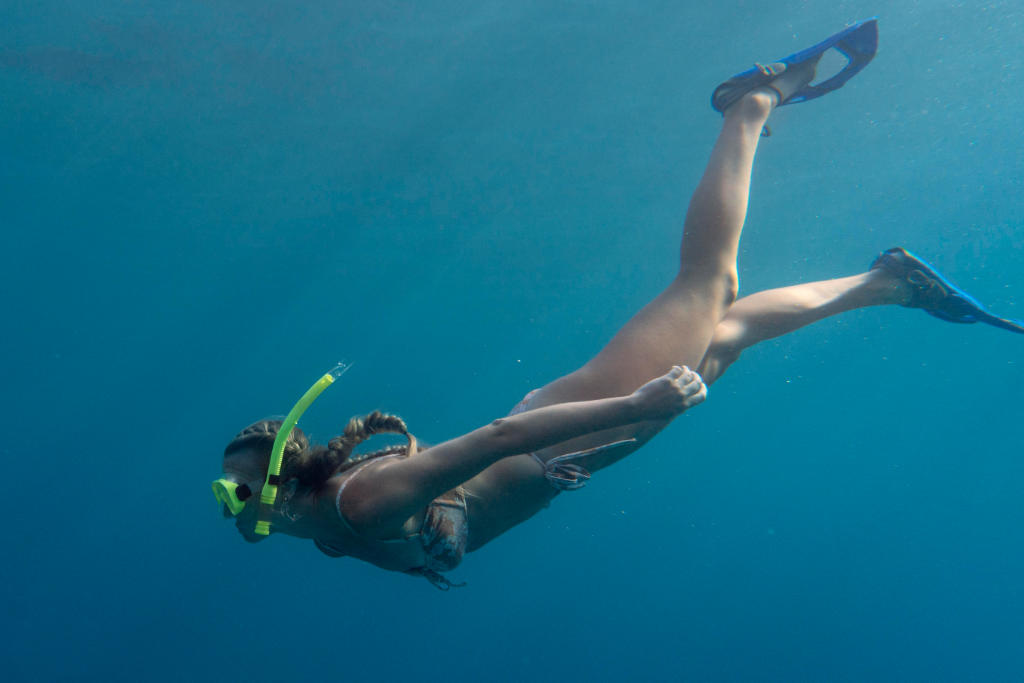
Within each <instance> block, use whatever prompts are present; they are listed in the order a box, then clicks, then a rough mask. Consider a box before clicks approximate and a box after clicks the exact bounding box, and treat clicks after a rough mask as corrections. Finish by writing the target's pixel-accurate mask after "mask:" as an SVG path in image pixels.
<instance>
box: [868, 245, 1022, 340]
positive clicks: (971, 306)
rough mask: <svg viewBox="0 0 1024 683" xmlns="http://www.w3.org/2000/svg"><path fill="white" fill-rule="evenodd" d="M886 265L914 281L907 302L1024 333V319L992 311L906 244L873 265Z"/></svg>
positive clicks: (957, 319) (953, 318) (958, 319)
mask: <svg viewBox="0 0 1024 683" xmlns="http://www.w3.org/2000/svg"><path fill="white" fill-rule="evenodd" d="M875 268H882V269H884V270H886V271H887V272H889V273H891V274H892V275H895V276H896V277H898V278H899V279H901V280H903V281H904V282H906V283H907V284H908V285H910V292H911V294H910V301H908V302H907V303H906V304H904V306H907V307H909V308H920V309H923V310H924V311H925V312H926V313H930V314H931V315H934V316H935V317H936V318H939V319H941V320H945V321H946V322H951V323H986V324H988V325H993V326H995V327H998V328H1000V329H1004V330H1009V331H1010V332H1018V333H1020V334H1024V322H1022V321H1019V320H1010V319H1008V318H1000V317H998V316H995V315H992V314H991V313H989V312H988V311H987V310H985V307H984V306H982V305H981V303H980V302H979V301H978V300H977V299H975V298H974V297H973V296H971V295H970V294H968V293H967V292H965V291H964V290H962V289H960V288H959V287H957V286H956V285H954V284H953V283H952V282H950V281H949V280H948V279H946V278H945V277H944V276H943V275H942V274H941V273H939V272H938V271H937V270H935V268H933V267H932V266H931V264H929V263H928V262H927V261H925V260H924V259H923V258H921V257H919V256H917V255H915V254H912V253H911V252H909V251H907V250H906V249H903V248H902V247H894V248H892V249H886V250H885V251H883V252H882V253H881V254H879V256H878V258H876V259H875V262H874V263H872V264H871V269H872V270H874V269H875Z"/></svg>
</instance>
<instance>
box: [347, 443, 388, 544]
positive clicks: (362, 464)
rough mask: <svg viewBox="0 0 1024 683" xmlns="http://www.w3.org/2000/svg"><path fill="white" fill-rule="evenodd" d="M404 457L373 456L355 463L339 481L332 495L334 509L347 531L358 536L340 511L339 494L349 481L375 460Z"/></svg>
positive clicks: (375, 461) (381, 460)
mask: <svg viewBox="0 0 1024 683" xmlns="http://www.w3.org/2000/svg"><path fill="white" fill-rule="evenodd" d="M404 457H405V455H404V454H402V453H392V454H391V455H382V456H381V457H379V458H374V459H373V460H367V461H366V462H363V463H360V464H359V465H357V466H356V469H355V470H354V471H353V472H352V474H350V475H348V476H347V477H345V481H343V482H341V486H339V487H338V493H337V495H335V496H334V509H335V511H336V512H337V513H338V519H340V520H341V523H342V524H344V525H345V528H346V529H348V530H349V531H351V532H352V534H353V535H355V536H359V534H358V533H356V530H355V529H353V528H352V525H351V524H349V523H348V520H347V519H345V515H344V514H343V513H342V512H341V494H343V493H344V492H345V487H346V486H348V484H349V482H350V481H352V480H353V479H355V478H356V477H357V476H359V473H360V472H362V471H363V470H364V469H366V466H367V465H372V464H373V463H377V462H383V461H385V460H387V459H388V458H404Z"/></svg>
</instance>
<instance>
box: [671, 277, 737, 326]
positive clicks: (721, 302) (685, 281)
mask: <svg viewBox="0 0 1024 683" xmlns="http://www.w3.org/2000/svg"><path fill="white" fill-rule="evenodd" d="M676 285H677V286H679V287H680V288H681V289H682V290H685V291H689V292H693V293H699V294H698V295H699V296H703V297H707V299H708V300H709V301H711V302H713V303H714V304H715V305H716V306H719V307H721V309H722V316H724V315H725V311H727V310H728V309H729V307H730V306H732V305H733V303H735V301H736V297H737V296H738V295H739V290H740V278H739V275H738V274H737V272H736V269H735V268H734V267H729V268H717V269H713V268H708V267H706V264H701V265H700V266H698V267H692V266H691V267H687V266H684V267H683V268H682V269H681V270H680V271H679V276H678V277H677V278H676Z"/></svg>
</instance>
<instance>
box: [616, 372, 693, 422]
mask: <svg viewBox="0 0 1024 683" xmlns="http://www.w3.org/2000/svg"><path fill="white" fill-rule="evenodd" d="M707 397H708V388H707V387H706V386H704V381H703V380H702V379H701V378H700V375H698V374H697V373H696V372H694V371H693V370H691V369H690V368H688V367H686V366H685V365H684V366H679V365H676V366H673V367H672V369H671V370H669V371H668V374H666V375H662V376H661V377H659V378H657V379H652V380H651V381H650V382H648V383H647V384H645V385H643V386H642V387H640V388H639V389H637V390H636V391H634V392H633V396H632V398H633V400H634V401H636V403H637V407H638V408H639V409H640V413H641V415H642V418H641V419H644V420H662V419H664V420H671V419H672V418H674V417H675V416H677V415H679V414H680V413H682V412H684V411H685V410H687V409H689V408H692V407H693V406H695V405H697V404H698V403H703V402H704V399H706V398H707Z"/></svg>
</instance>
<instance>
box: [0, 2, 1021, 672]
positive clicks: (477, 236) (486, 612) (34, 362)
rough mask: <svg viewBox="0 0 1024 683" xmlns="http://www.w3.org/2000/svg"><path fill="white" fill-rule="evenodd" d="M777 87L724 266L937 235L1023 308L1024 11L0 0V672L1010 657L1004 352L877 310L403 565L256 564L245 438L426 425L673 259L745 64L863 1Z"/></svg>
mask: <svg viewBox="0 0 1024 683" xmlns="http://www.w3.org/2000/svg"><path fill="white" fill-rule="evenodd" d="M874 14H877V15H880V17H881V20H880V21H881V49H880V51H879V54H878V57H877V59H876V61H875V62H874V63H873V64H872V65H871V66H870V67H869V68H868V69H867V70H866V71H865V72H864V73H863V74H861V75H860V76H858V77H857V79H856V80H854V81H853V82H851V84H850V85H849V86H848V87H847V88H845V89H844V90H842V91H841V92H839V93H837V94H834V95H832V96H829V97H827V98H825V99H823V100H820V101H817V102H814V103H810V104H807V105H801V106H796V107H787V108H785V109H784V110H782V111H780V112H779V114H778V116H776V117H775V119H774V121H773V127H774V129H775V136H774V137H773V138H771V139H770V140H768V141H766V143H765V144H764V145H763V147H762V149H761V152H760V156H759V159H758V164H757V168H756V172H755V183H754V190H753V195H752V198H751V204H750V213H749V220H748V226H747V227H748V230H747V232H746V236H745V241H744V244H743V250H742V254H741V261H740V265H741V276H742V284H743V289H744V291H747V292H749V291H755V290H757V289H762V288H765V287H771V286H777V285H780V284H788V283H792V282H797V281H803V280H809V279H819V278H825V277H833V276H838V275H845V274H851V273H854V272H858V271H860V270H863V269H864V268H865V267H866V266H867V264H868V263H870V261H871V259H872V258H873V256H874V255H875V254H876V253H877V252H878V251H879V250H880V249H882V248H885V247H889V246H893V245H895V244H902V245H905V246H908V247H910V248H912V249H914V250H916V251H918V252H920V253H922V254H925V255H927V256H928V257H929V258H930V259H931V260H932V261H933V262H934V263H935V264H936V265H938V266H939V267H941V268H942V269H943V270H944V272H946V273H947V274H948V275H949V276H950V277H951V278H952V279H953V280H955V281H957V282H959V283H961V284H963V285H965V286H967V287H968V288H969V289H970V290H971V291H972V292H974V293H976V294H977V295H978V296H979V297H980V298H982V299H983V300H985V301H986V302H988V303H990V304H992V306H993V308H994V309H996V310H997V311H998V312H1001V313H1003V314H1004V315H1011V316H1014V315H1015V316H1017V317H1024V303H1019V302H1021V301H1024V276H1022V272H1024V269H1022V268H1021V266H1022V264H1024V254H1022V252H1021V247H1022V246H1024V202H1022V200H1021V184H1022V181H1021V177H1022V171H1024V168H1022V162H1021V159H1022V150H1021V148H1022V144H1021V143H1022V136H1021V125H1020V111H1021V109H1022V108H1024V97H1022V94H1021V93H1022V88H1024V78H1022V74H1024V69H1022V53H1021V51H1020V40H1019V35H1020V32H1021V29H1022V28H1024V26H1022V24H1024V8H1022V6H1021V5H1020V3H1019V2H1015V1H1011V0H1004V1H997V2H985V3H978V2H939V1H931V0H927V1H926V0H919V1H917V2H909V1H907V0H898V1H897V0H887V1H880V2H860V1H857V2H852V1H851V2H798V1H795V0H783V1H781V2H768V1H767V0H749V1H732V2H711V1H709V0H704V1H701V2H686V3H683V2H633V1H632V0H615V1H606V2H571V1H568V0H517V1H516V2H493V1H487V0H484V1H480V0H476V1H474V2H468V1H456V0H432V1H427V2H418V3H398V2H376V3H354V2H351V3H343V4H342V5H341V6H338V7H333V8H328V7H326V6H323V5H322V4H320V5H318V4H317V3H313V4H312V5H308V6H304V5H301V4H300V5H295V4H294V3H271V2H265V1H250V2H232V1H228V0H218V1H209V2H203V3H188V2H180V3H156V2H113V1H111V0H95V1H94V2H90V3H80V2H56V1H53V0H45V1H39V2H31V3H30V2H7V3H3V4H2V5H0V150H2V160H0V221H2V225H0V228H2V235H3V243H4V248H3V249H2V250H0V278H2V279H0V283H2V291H3V293H4V301H5V302H6V303H5V316H4V318H5V323H4V328H3V330H4V331H3V349H4V353H3V361H2V363H0V385H2V387H3V391H2V394H0V400H2V406H0V408H2V413H3V415H4V416H5V424H6V429H5V430H4V431H5V439H4V443H3V445H2V446H0V450H2V454H3V461H4V466H5V475H6V476H5V485H4V487H3V488H4V493H3V498H4V505H3V510H4V528H5V534H4V536H5V543H4V555H5V557H6V561H5V562H3V563H2V564H0V567H2V569H0V580H2V585H3V591H2V594H0V596H2V604H0V606H2V609H3V613H4V615H5V618H4V621H5V623H6V625H5V626H4V627H3V629H4V631H6V633H5V634H4V638H3V639H2V640H0V642H2V645H0V654H3V656H4V660H5V665H4V675H5V678H6V680H11V681H38V680H96V681H99V680H104V681H137V680H152V681H179V680H192V681H205V680H221V681H224V680H246V681H278V680H303V679H308V680H349V681H397V680H407V679H414V678H415V679H419V680H442V679H449V678H451V677H453V676H454V677H459V678H466V679H470V680H472V679H477V680H493V681H517V680H534V681H548V680H590V681H594V680H609V681H610V680H625V679H627V678H628V679H646V680H723V681H746V680H780V681H793V680H832V681H840V680H849V681H862V680H868V679H872V680H903V681H906V680H979V681H993V680H1019V679H1020V678H1021V677H1022V676H1024V649H1022V647H1021V643H1022V639H1024V618H1022V616H1021V615H1022V613H1024V593H1022V590H1021V586H1022V581H1024V578H1022V577H1024V549H1022V542H1024V541H1022V534H1021V527H1022V523H1024V503H1022V497H1021V491H1022V490H1024V463H1022V461H1021V458H1020V456H1021V448H1020V438H1019V424H1020V418H1021V409H1020V405H1021V399H1022V397H1024V391H1022V388H1021V384H1022V382H1021V380H1022V374H1024V354H1022V348H1024V346H1022V338H1021V337H1017V336H1014V335H1011V334H1008V333H1005V332H1001V331H998V330H995V329H993V328H984V329H981V328H977V327H963V326H954V325H944V324H943V323H941V322H939V321H936V320H934V319H932V318H930V317H928V316H925V315H923V314H921V313H919V312H916V311H906V310H902V309H897V308H892V309H884V310H883V309H875V310H868V311H860V312H856V313H853V314H850V315H847V316H844V317H842V318H840V319H837V320H831V321H828V322H826V323H823V324H821V325H818V326H816V327H814V328H812V329H807V330H804V331H801V332H800V333H799V334H795V335H792V336H790V337H787V338H785V339H782V340H777V341H773V342H769V343H766V344H763V345H762V346H760V347H758V348H755V349H752V350H751V351H749V352H748V353H747V354H746V355H745V356H744V358H743V360H742V362H741V363H740V364H739V365H737V366H736V367H735V368H734V370H733V371H731V372H730V373H729V375H728V376H727V377H726V378H725V379H724V380H722V381H721V382H720V383H719V384H718V385H716V386H715V387H714V388H713V390H712V393H711V399H710V400H709V401H708V403H707V404H706V405H704V406H702V407H700V408H699V409H698V410H695V411H693V412H692V413H690V414H688V415H687V416H685V417H684V418H683V419H681V420H679V421H678V422H677V424H676V425H674V426H673V427H672V428H671V429H669V430H668V431H667V432H666V433H664V434H663V435H662V436H660V437H659V438H658V439H657V440H656V441H655V442H654V443H652V444H651V445H650V446H648V447H647V448H645V449H644V451H643V452H641V453H640V454H638V455H636V456H634V457H632V458H630V459H628V460H627V461H625V462H623V463H621V464H620V465H618V466H616V467H615V468H614V469H612V470H609V471H607V472H603V473H601V475H600V476H598V477H596V478H595V480H594V481H593V482H592V483H591V485H590V486H589V487H588V488H587V489H585V490H583V491H581V492H578V493H574V494H572V495H565V496H562V497H561V498H560V499H558V500H557V501H556V502H555V503H554V505H553V506H552V509H551V510H549V511H546V512H545V513H543V514H542V515H540V516H538V517H537V518H535V519H534V520H532V521H530V522H529V523H528V524H526V525H524V526H522V527H520V528H518V529H516V530H514V531H513V532H511V533H509V534H508V535H507V536H506V537H504V538H502V539H500V540H499V541H498V542H495V543H494V544H492V545H491V546H488V547H487V548H486V549H484V550H483V551H481V552H480V553H476V554H474V555H471V556H469V557H468V558H467V559H466V561H465V562H464V563H463V565H462V566H461V567H460V568H459V569H458V570H457V571H456V572H455V573H454V574H453V578H454V579H460V580H463V579H464V580H467V581H469V587H467V588H465V589H463V590H459V591H454V592H451V593H449V594H442V593H439V592H436V591H434V590H433V589H431V588H430V586H429V585H427V584H426V583H425V582H421V581H415V580H412V579H410V578H408V577H405V576H402V575H399V574H388V573H384V572H381V571H379V570H375V569H373V568H372V567H369V566H364V565H360V564H358V563H356V562H354V561H346V560H333V561H332V560H329V559H327V558H326V557H324V556H322V555H321V554H320V553H318V552H317V551H316V550H315V549H314V548H313V547H312V544H309V543H302V542H299V541H297V540H291V539H286V538H278V537H275V538H274V539H273V540H272V541H269V542H267V543H265V544H261V545H260V546H259V547H250V546H248V545H246V544H245V543H244V542H243V541H242V540H241V539H240V538H239V537H238V536H237V534H236V533H235V531H234V528H233V526H232V525H231V524H230V523H229V522H226V521H224V520H222V519H220V516H219V513H218V510H217V507H216V506H215V505H214V503H213V501H212V499H211V497H210V493H209V486H208V482H209V480H211V479H212V478H214V477H216V476H217V475H218V472H219V462H220V452H221V450H222V448H223V446H224V444H225V443H226V441H227V440H228V439H229V438H230V437H231V436H232V434H233V433H234V432H235V431H236V430H237V429H239V428H240V427H241V426H243V425H244V424H246V423H248V422H250V421H252V420H254V419H257V418H259V417H262V416H265V415H267V414H273V413H282V412H284V411H286V410H287V409H288V408H289V407H290V406H291V404H292V403H293V402H294V400H295V399H296V398H297V397H298V395H299V394H301V392H302V391H303V390H304V389H305V388H306V387H307V386H308V384H309V383H310V382H311V381H312V380H313V379H315V378H316V377H317V376H319V374H320V373H322V372H323V371H324V370H325V369H327V368H328V367H330V366H331V365H332V364H333V363H334V362H335V361H337V360H339V359H342V358H344V359H347V360H350V361H355V363H356V365H355V367H354V368H353V369H352V370H351V371H350V372H349V373H348V375H346V376H345V378H344V381H343V382H342V383H340V384H339V385H338V387H336V388H334V389H332V390H331V391H330V392H329V393H328V394H326V395H325V396H324V397H323V398H322V399H321V400H320V401H319V402H318V403H317V404H316V406H315V408H314V409H312V410H311V411H310V413H309V414H308V415H307V417H306V419H304V421H303V426H304V428H305V429H306V430H307V431H309V432H311V433H312V435H313V436H314V437H316V438H318V439H320V440H326V439H327V438H329V437H330V436H331V435H332V434H333V433H335V432H336V431H337V430H338V429H340V427H341V426H342V425H343V423H344V421H345V420H346V419H347V418H348V416H350V415H353V414H357V413H364V412H367V411H369V410H372V409H375V408H380V409H384V410H389V411H394V412H397V413H399V414H401V415H403V416H404V417H405V418H406V419H407V421H408V423H409V424H410V426H411V427H412V429H413V431H415V432H416V433H417V434H418V435H419V436H420V437H421V438H422V439H426V440H428V441H438V440H442V439H446V438H450V437H452V436H455V435H458V434H460V433H462V432H464V431H466V430H469V429H471V428H474V427H476V426H479V425H480V424H482V423H484V422H486V421H488V420H490V419H493V418H494V417H497V416H499V415H502V414H503V413H504V412H505V411H507V410H508V408H509V407H510V406H511V405H512V404H514V403H515V402H516V401H517V400H519V398H520V397H521V396H522V394H523V393H525V392H526V391H527V390H529V389H530V388H533V387H535V386H537V385H539V384H542V383H544V382H546V381H548V380H550V379H553V378H554V377H557V376H558V375H560V374H563V373H565V372H567V371H569V370H571V369H573V368H575V367H577V366H578V365H579V364H581V363H582V362H584V361H585V360H586V359H587V358H588V357H589V356H590V355H591V354H593V353H594V352H595V351H596V350H597V349H598V348H600V346H601V345H602V344H603V342H604V341H605V340H606V339H607V338H608V337H609V336H610V335H611V334H612V333H613V332H614V331H615V330H616V329H617V327H618V326H619V325H620V324H622V323H623V322H624V321H625V320H626V319H627V318H628V317H629V316H630V314H631V313H632V312H633V311H634V310H635V309H636V308H638V307H639V306H641V305H642V304H643V303H644V302H645V301H646V300H647V299H648V298H650V297H651V296H653V295H654V294H655V293H657V292H658V291H659V290H660V288H661V287H662V286H664V284H665V283H666V282H667V281H668V279H669V278H670V277H671V276H672V274H673V269H674V265H675V250H676V246H677V243H678V238H679V234H680V224H681V216H682V214H683V212H684V210H685V206H686V202H687V199H688V195H689V192H690V190H691V189H692V188H693V187H694V185H695V183H696V181H697V179H698V178H699V175H700V173H701V170H702V166H703V163H704V161H705V159H706V156H707V153H708V151H709V149H710V145H711V143H712V141H713V139H714V135H715V133H716V130H717V126H718V124H719V118H718V116H717V115H716V114H715V113H714V112H712V111H711V110H710V108H709V107H708V95H709V93H710V92H711V90H712V89H713V88H714V86H715V85H716V84H717V83H719V82H720V81H721V80H723V79H724V78H725V77H727V76H728V75H730V74H732V73H734V72H736V71H739V70H742V69H744V68H746V67H747V66H749V64H750V63H751V62H752V61H754V60H760V61H767V60H770V59H773V58H777V57H779V56H781V55H784V54H787V53H789V52H792V51H795V50H797V49H799V48H803V47H805V46H807V45H809V44H811V43H813V42H816V41H817V40H819V39H821V38H823V37H825V36H827V35H828V34H830V33H832V32H834V31H836V30H838V29H840V28H841V27H842V26H843V25H844V23H846V22H848V21H851V20H854V19H859V18H864V17H867V16H871V15H874Z"/></svg>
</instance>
